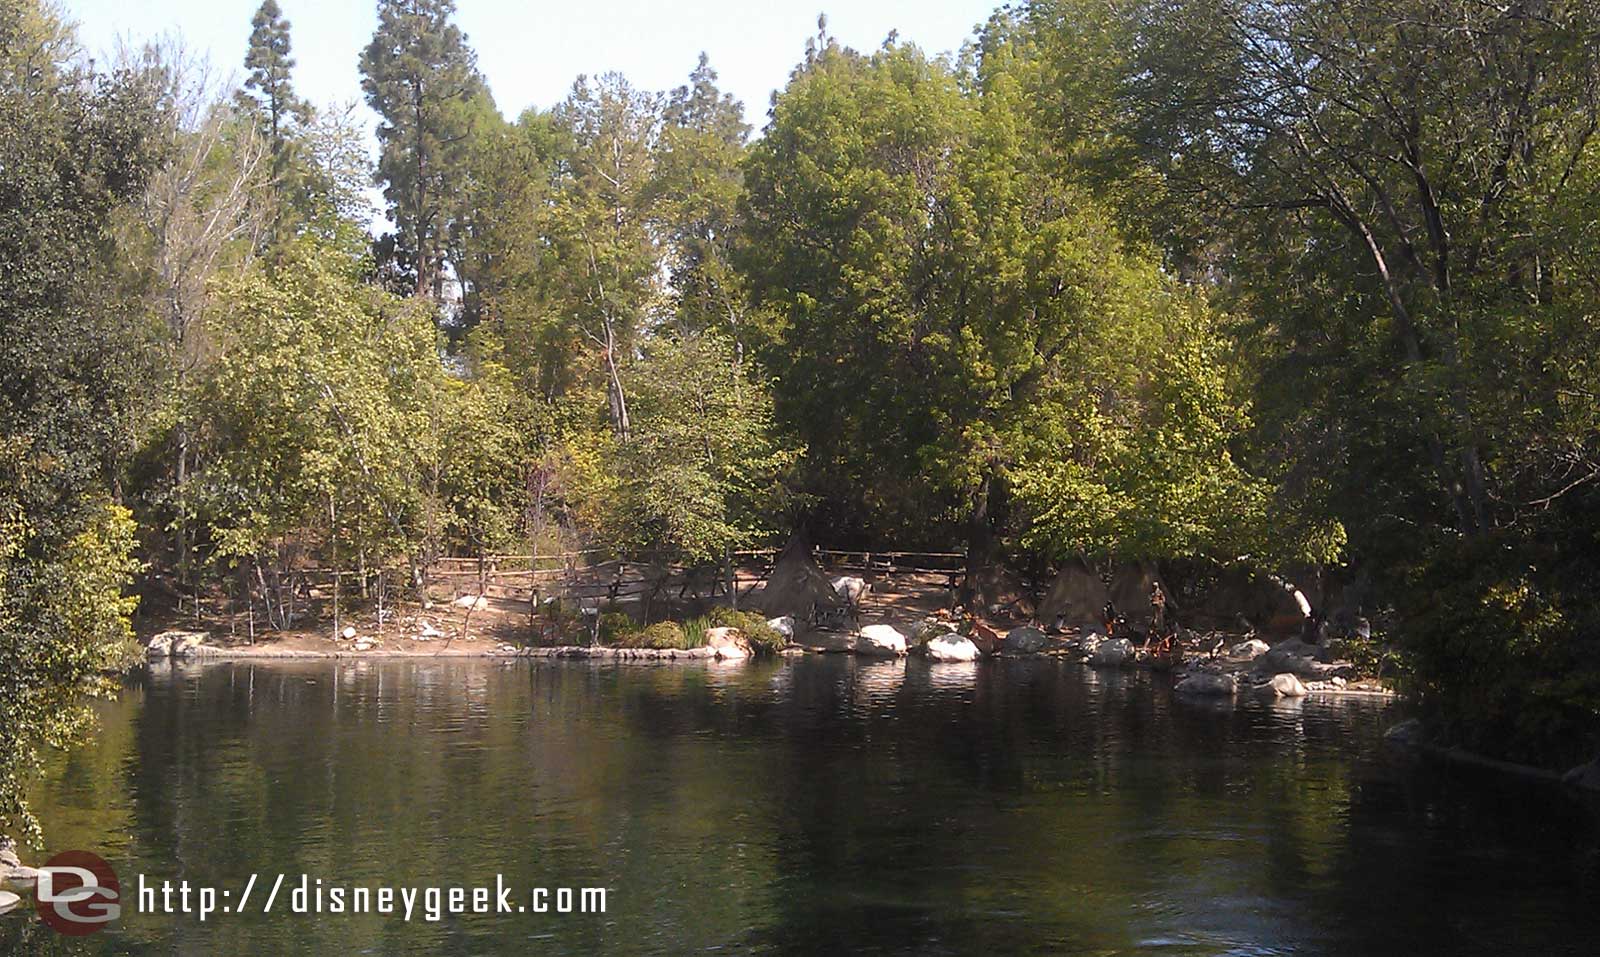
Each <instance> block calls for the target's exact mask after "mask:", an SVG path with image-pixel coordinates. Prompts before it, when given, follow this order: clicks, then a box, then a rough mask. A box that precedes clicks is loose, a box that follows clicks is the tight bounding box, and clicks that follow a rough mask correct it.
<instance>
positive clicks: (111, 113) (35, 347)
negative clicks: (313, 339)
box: [0, 0, 162, 837]
mask: <svg viewBox="0 0 1600 957" xmlns="http://www.w3.org/2000/svg"><path fill="white" fill-rule="evenodd" d="M73 50H74V40H73V37H72V34H71V32H70V31H69V30H68V29H67V28H66V27H65V26H63V25H62V24H61V23H60V22H59V21H58V20H57V19H56V17H55V16H54V14H53V13H51V12H50V11H49V10H47V9H45V8H43V7H41V6H40V5H38V4H36V3H34V2H31V0H0V263H4V264H5V266H4V268H0V662H4V664H3V666H0V828H4V829H8V830H9V829H19V830H22V831H24V832H26V833H27V834H28V835H29V836H31V837H37V828H36V826H35V823H34V821H33V818H32V816H31V815H30V814H29V813H28V809H27V805H26V804H25V803H24V801H23V793H24V785H25V783H26V781H27V779H28V778H29V777H30V776H31V775H32V774H33V773H34V772H36V770H37V768H38V765H39V755H40V751H41V750H42V749H44V748H49V747H60V746H64V745H66V744H68V743H69V742H70V741H71V740H72V739H73V737H74V736H75V735H76V734H77V733H78V732H80V731H81V730H82V729H83V728H84V727H85V726H86V724H87V721H88V717H89V714H88V711H87V710H86V709H85V708H83V707H82V706H81V698H82V695H83V694H84V693H85V692H93V691H95V690H102V688H101V686H100V685H99V684H97V683H96V680H95V679H96V678H97V677H98V676H99V675H101V674H102V673H103V672H105V671H107V670H110V669H115V668H119V667H123V666H126V664H127V663H128V662H129V660H130V648H129V646H130V645H131V642H130V641H129V632H128V616H129V615H130V614H131V612H132V610H133V600H132V599H129V598H125V597H124V596H123V593H122V590H123V588H124V587H125V586H126V585H127V584H128V582H129V579H130V578H131V576H132V575H133V574H135V573H136V572H137V570H138V569H139V567H140V565H139V563H138V562H136V561H135V560H134V559H133V557H132V550H133V545H134V526H133V522H132V521H131V519H130V517H129V513H128V511H127V510H126V509H124V508H122V507H120V506H119V505H116V504H113V502H112V501H111V497H110V495H109V490H110V486H111V481H110V480H111V477H112V476H113V475H115V474H116V470H117V466H118V464H119V460H120V459H121V458H122V457H123V456H124V455H125V454H126V451H127V449H128V448H129V447H130V446H131V445H132V442H133V436H134V434H135V432H136V429H137V426H138V423H139V421H140V419H141V415H140V412H141V410H142V409H143V408H144V407H145V405H146V402H147V395H146V393H145V391H144V390H145V388H146V386H147V384H148V380H149V378H150V376H149V372H150V363H149V360H148V354H147V352H146V350H145V348H144V347H145V346H147V345H148V344H149V342H150V341H151V340H150V337H149V331H148V327H147V326H146V325H145V318H146V317H145V315H144V313H143V312H142V311H141V310H140V308H139V304H138V302H137V299H136V298H135V297H134V296H132V295H129V294H128V292H127V290H126V287H125V286H124V285H123V284H122V283H121V282H120V276H119V269H118V256H119V254H120V253H121V252H122V250H120V249H119V248H118V247H117V245H116V240H115V230H114V229H113V228H112V224H113V220H114V218H115V216H116V214H117V210H118V209H119V207H121V206H122V205H123V204H124V203H126V202H127V201H129V200H131V199H132V198H134V197H136V196H138V195H139V192H140V190H141V189H142V188H143V186H144V182H145V180H146V178H147V177H148V175H149V174H150V172H151V170H152V169H153V168H154V167H155V165H156V164H157V163H158V162H159V161H160V159H161V155H162V154H161V142H160V138H159V137H158V136H157V135H156V133H155V131H156V129H157V116H158V109H159V84H158V82H157V79H156V78H153V77H151V76H149V75H146V74H142V73H137V72H128V73H125V74H120V75H117V76H112V77H97V76H95V75H93V74H92V73H91V72H90V71H89V70H87V69H86V68H84V67H83V66H81V65H80V64H79V63H77V62H75V61H74V60H73V59H72V56H73Z"/></svg>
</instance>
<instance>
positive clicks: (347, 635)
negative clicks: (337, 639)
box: [339, 625, 356, 641]
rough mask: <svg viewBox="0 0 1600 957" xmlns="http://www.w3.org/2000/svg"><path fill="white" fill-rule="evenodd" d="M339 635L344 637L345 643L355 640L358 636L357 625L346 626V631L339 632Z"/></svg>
mask: <svg viewBox="0 0 1600 957" xmlns="http://www.w3.org/2000/svg"><path fill="white" fill-rule="evenodd" d="M339 634H341V635H343V636H344V640H345V641H349V640H350V639H352V638H354V637H355V636H356V626H355V625H345V626H344V631H341V632H339Z"/></svg>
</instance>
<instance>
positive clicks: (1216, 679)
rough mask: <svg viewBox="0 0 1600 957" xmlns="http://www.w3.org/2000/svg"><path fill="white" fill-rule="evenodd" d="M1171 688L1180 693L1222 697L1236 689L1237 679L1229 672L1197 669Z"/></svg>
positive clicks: (1237, 688) (1237, 687)
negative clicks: (1219, 672)
mask: <svg viewBox="0 0 1600 957" xmlns="http://www.w3.org/2000/svg"><path fill="white" fill-rule="evenodd" d="M1172 690H1174V691H1176V692H1178V693H1180V694H1192V695H1206V696H1213V697H1223V696H1226V695H1231V694H1233V693H1234V692H1236V691H1238V690H1239V681H1238V679H1236V678H1235V677H1234V676H1233V675H1231V674H1215V673H1213V672H1210V671H1197V672H1195V673H1194V674H1192V675H1189V676H1188V677H1186V678H1184V679H1183V680H1182V681H1180V682H1178V683H1177V684H1176V685H1173V687H1172Z"/></svg>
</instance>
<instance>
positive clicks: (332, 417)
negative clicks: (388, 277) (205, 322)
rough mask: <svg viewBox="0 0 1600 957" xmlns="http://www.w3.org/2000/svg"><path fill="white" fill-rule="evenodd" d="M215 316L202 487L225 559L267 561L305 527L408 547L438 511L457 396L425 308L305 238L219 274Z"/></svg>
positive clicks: (205, 392) (375, 547) (204, 401)
mask: <svg viewBox="0 0 1600 957" xmlns="http://www.w3.org/2000/svg"><path fill="white" fill-rule="evenodd" d="M214 312H215V314H214V316H213V328H214V330H215V335H216V336H217V339H218V342H219V348H220V352H221V355H220V356H219V357H218V359H217V360H216V361H215V363H214V364H213V365H212V367H211V368H210V370H209V371H208V374H207V376H206V377H205V379H204V380H203V382H202V383H201V384H200V385H199V391H200V398H199V401H198V403H197V405H198V407H199V408H200V409H202V410H203V411H204V414H205V418H204V420H203V421H201V422H199V423H198V424H197V425H198V429H199V431H200V433H201V439H200V441H201V443H202V444H203V446H204V455H203V466H202V468H201V470H200V472H199V474H198V475H197V477H196V480H195V481H196V485H197V488H198V492H197V500H198V501H199V502H200V505H199V508H200V510H201V513H202V514H203V515H204V516H205V520H206V522H207V523H208V525H209V528H210V532H211V534H212V536H214V538H215V540H216V543H217V552H218V555H219V556H220V557H221V558H223V559H224V560H226V561H229V562H233V561H239V560H245V561H248V562H259V561H262V560H263V559H265V558H266V557H267V556H268V555H269V554H271V553H272V552H273V551H274V550H275V549H278V548H280V547H281V546H283V545H284V544H286V542H287V540H288V539H290V538H292V537H294V536H296V535H297V534H298V533H299V532H300V530H301V529H304V528H306V527H308V526H309V527H312V528H319V527H320V528H323V529H325V530H326V532H325V534H334V533H336V534H338V535H339V536H340V537H341V538H342V539H343V540H344V541H346V542H347V543H349V544H350V545H351V546H352V547H364V548H366V549H367V550H368V552H369V555H370V557H371V558H372V559H373V560H374V561H381V560H383V558H384V557H385V556H396V555H405V554H407V553H408V552H409V551H410V550H411V548H412V547H413V546H414V545H415V544H416V542H417V541H418V539H419V538H420V537H421V536H422V535H423V534H425V532H426V531H427V530H428V527H427V524H428V523H427V519H429V518H432V517H433V513H432V512H427V511H426V510H425V504H426V503H425V501H424V490H425V488H427V484H426V482H425V478H426V476H427V475H428V474H429V473H430V470H431V469H433V468H434V466H435V463H437V462H438V461H439V457H440V455H441V444H440V440H439V435H438V433H439V429H438V428H437V427H436V426H435V423H436V422H437V421H438V420H439V417H440V416H441V414H443V413H444V412H445V409H444V408H442V406H443V404H444V402H445V401H446V399H447V396H448V394H449V388H448V384H447V383H446V381H445V374H444V370H443V367H442V366H441V365H440V362H439V357H438V349H437V345H436V341H435V336H436V334H435V332H434V328H433V324H432V322H431V318H430V317H429V316H428V315H427V313H426V311H425V310H422V309H418V308H415V307H412V306H408V305H405V304H403V303H401V302H399V301H397V300H395V299H393V298H392V297H389V296H387V295H386V294H384V293H382V292H380V291H378V290H376V289H373V288H371V287H368V286H365V285H363V284H361V283H360V282H359V281H358V278H357V277H356V276H355V275H354V274H353V273H352V270H351V265H350V264H349V263H348V262H347V261H346V260H345V259H344V258H343V257H342V256H341V255H339V254H337V253H335V252H329V251H325V250H321V249H319V248H317V247H316V246H313V245H310V244H303V245H301V246H299V247H297V248H296V249H293V250H290V251H287V252H286V253H285V257H284V258H283V259H282V260H280V261H279V262H278V263H277V264H276V265H275V266H272V267H270V268H263V269H256V270H251V271H249V272H246V273H243V274H241V275H238V276H236V277H232V278H230V279H228V280H227V281H226V282H224V283H223V284H222V285H221V287H220V288H219V289H218V291H217V294H216V297H215V306H214ZM458 409H459V407H457V408H454V409H452V410H451V411H457V410H458ZM330 503H331V504H332V507H333V508H334V509H335V511H336V513H337V514H338V516H339V518H338V519H337V521H338V523H339V524H338V527H337V528H328V525H327V520H326V516H327V514H328V510H329V507H330Z"/></svg>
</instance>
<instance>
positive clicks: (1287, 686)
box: [1266, 673, 1311, 698]
mask: <svg viewBox="0 0 1600 957" xmlns="http://www.w3.org/2000/svg"><path fill="white" fill-rule="evenodd" d="M1266 687H1267V690H1269V691H1271V692H1272V693H1273V695H1274V696H1276V697H1279V698H1304V697H1305V696H1306V695H1308V694H1310V693H1311V692H1309V691H1307V690H1306V686H1305V685H1304V684H1303V683H1302V682H1301V681H1300V679H1299V678H1298V677H1296V676H1294V675H1292V674H1288V673H1284V674H1281V675H1273V676H1272V680H1271V681H1269V682H1267V685H1266Z"/></svg>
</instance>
